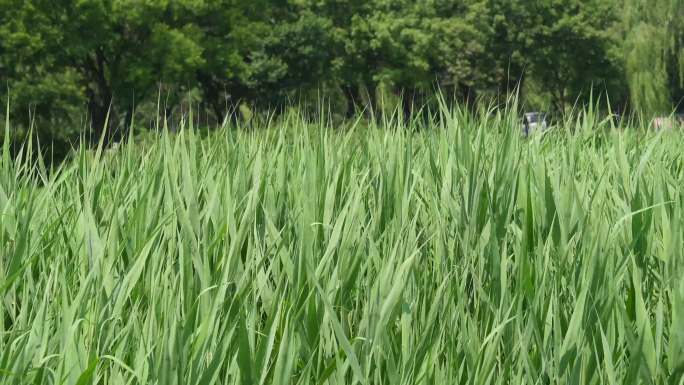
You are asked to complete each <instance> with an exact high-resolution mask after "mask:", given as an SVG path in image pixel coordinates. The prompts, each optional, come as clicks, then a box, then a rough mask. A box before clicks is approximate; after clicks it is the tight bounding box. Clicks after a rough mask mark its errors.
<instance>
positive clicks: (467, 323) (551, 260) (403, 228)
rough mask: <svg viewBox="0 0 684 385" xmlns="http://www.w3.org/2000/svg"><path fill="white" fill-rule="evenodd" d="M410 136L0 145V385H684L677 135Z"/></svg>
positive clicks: (247, 135)
mask: <svg viewBox="0 0 684 385" xmlns="http://www.w3.org/2000/svg"><path fill="white" fill-rule="evenodd" d="M395 116H398V118H397V120H394V121H388V122H387V127H385V128H387V129H380V128H379V127H376V126H373V125H371V126H368V127H366V126H357V127H355V128H353V129H350V130H347V131H345V132H340V131H336V130H332V128H331V127H326V125H325V124H323V123H321V122H314V123H311V124H308V123H306V122H305V121H304V120H301V119H300V118H299V117H297V116H295V115H289V114H287V115H284V116H283V117H282V118H281V119H277V120H275V121H271V122H270V123H269V125H268V126H262V127H257V128H261V129H260V130H257V131H255V132H246V131H242V130H240V131H231V130H227V129H226V130H221V131H217V132H214V133H212V134H210V136H209V137H208V138H206V139H201V138H199V137H198V135H197V133H196V132H195V131H194V130H193V129H192V128H190V127H184V129H183V130H181V132H180V133H178V134H176V135H172V134H169V133H168V132H163V133H161V134H157V135H156V136H155V137H150V138H149V141H146V142H145V143H138V144H136V143H130V142H129V143H126V144H123V145H121V146H120V147H118V148H116V149H110V150H103V149H102V148H101V147H98V148H96V149H94V150H87V149H86V147H85V146H83V147H81V149H80V150H79V151H78V153H77V154H76V155H75V158H74V159H73V160H72V161H70V162H68V163H65V164H63V166H62V167H60V168H59V169H58V170H56V171H55V172H52V173H48V172H47V171H46V170H45V168H44V167H43V165H42V163H41V162H40V161H38V162H37V163H33V162H31V161H29V160H27V159H30V158H31V156H30V152H31V151H32V150H31V149H30V148H25V149H24V154H25V155H26V156H25V157H22V158H20V159H16V160H12V158H11V157H10V156H9V155H8V150H7V148H6V147H3V148H4V150H3V155H2V157H1V158H0V159H2V161H1V162H0V216H1V218H2V220H1V221H0V321H1V322H0V381H2V382H7V383H42V384H58V383H59V384H87V383H104V384H131V383H135V384H137V383H140V384H147V383H160V384H195V383H198V384H325V385H332V384H357V383H362V384H407V385H408V384H412V385H413V384H418V385H420V384H446V383H449V384H451V383H458V384H474V383H477V384H479V383H483V384H484V383H486V384H521V385H522V384H536V383H548V384H568V383H574V384H597V383H598V384H603V383H605V384H640V383H642V384H643V383H654V384H678V383H679V382H680V381H679V379H681V378H682V374H683V368H684V361H683V357H684V335H683V334H682V330H683V329H682V321H683V319H682V315H683V314H684V313H683V312H684V283H683V282H684V275H683V274H684V270H683V268H684V254H683V250H684V238H683V236H682V235H683V234H684V232H683V231H682V226H684V212H683V211H682V207H684V205H683V203H684V187H683V186H684V167H682V162H683V159H682V152H681V146H682V145H684V143H682V141H683V139H682V137H681V135H676V134H674V135H671V136H663V135H660V136H651V137H647V136H642V135H639V134H637V133H631V134H625V133H624V132H618V131H609V130H607V129H606V127H605V123H604V122H600V121H599V120H598V119H597V117H596V115H595V114H594V113H593V112H592V111H591V110H587V111H584V113H583V114H582V115H581V117H579V118H577V119H569V120H567V121H566V122H565V123H564V124H563V125H562V126H560V127H558V128H557V130H556V131H555V132H552V133H550V134H549V135H546V136H543V137H535V138H532V139H530V140H523V139H521V138H520V137H519V136H518V135H516V134H514V132H516V131H517V130H518V127H517V117H516V116H509V115H507V114H501V113H496V114H489V115H484V114H483V115H482V116H478V117H477V118H475V119H473V118H472V117H471V116H470V115H469V114H466V113H464V112H463V111H459V110H448V109H446V108H444V109H442V110H441V113H440V115H439V116H438V117H437V118H436V120H435V121H433V122H432V123H431V124H430V125H429V126H428V127H422V126H421V127H415V126H414V125H416V124H420V123H419V122H417V121H413V122H407V123H406V124H408V126H403V125H401V123H400V122H401V121H402V120H401V118H400V115H395ZM371 124H372V123H371ZM418 128H423V129H422V130H418ZM571 130H572V131H575V132H576V133H575V134H570V131H571Z"/></svg>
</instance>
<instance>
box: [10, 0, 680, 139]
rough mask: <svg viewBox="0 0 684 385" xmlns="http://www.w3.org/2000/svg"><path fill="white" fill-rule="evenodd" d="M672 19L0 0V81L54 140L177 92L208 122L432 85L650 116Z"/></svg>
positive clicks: (671, 92)
mask: <svg viewBox="0 0 684 385" xmlns="http://www.w3.org/2000/svg"><path fill="white" fill-rule="evenodd" d="M681 20H684V0H418V1H416V0H216V1H203V0H156V1H153V0H149V1H141V0H0V80H1V81H2V87H1V88H2V90H0V93H1V94H2V95H1V96H3V99H4V100H6V99H7V96H8V94H9V98H10V108H11V115H12V119H13V121H14V122H16V123H17V124H19V125H22V126H24V127H26V126H28V125H30V124H33V125H34V126H35V127H36V130H37V131H38V132H39V133H41V134H42V135H44V136H48V137H50V138H51V139H54V138H59V137H68V136H69V135H72V134H73V133H70V132H69V128H71V129H72V130H78V129H82V127H83V125H84V124H85V123H90V124H91V126H92V128H93V130H94V132H95V133H96V134H98V133H100V132H101V131H100V130H102V129H106V130H109V131H110V136H115V135H116V133H117V132H121V130H122V128H124V127H127V126H128V125H129V124H130V123H131V121H132V120H134V119H138V118H140V117H149V116H152V115H154V116H157V111H159V110H161V113H162V114H164V115H167V116H170V115H172V114H173V113H174V112H178V110H179V109H180V108H181V106H182V105H183V104H184V101H187V102H188V103H194V104H195V105H197V106H199V108H200V109H202V111H204V113H205V115H206V116H207V118H208V119H213V120H215V121H220V120H222V119H224V118H225V117H227V116H228V117H230V116H232V115H234V113H235V112H236V111H239V107H240V106H249V108H251V109H262V108H269V109H276V110H277V109H278V108H282V107H283V106H286V105H288V104H291V103H293V101H296V102H301V101H306V100H319V99H320V98H321V97H324V98H326V99H327V100H329V101H330V103H331V104H333V105H334V106H335V111H339V112H340V114H342V115H343V114H352V113H354V112H355V111H356V109H357V108H359V107H362V108H369V109H372V108H375V109H377V108H381V106H380V104H381V103H383V101H385V100H386V99H387V98H389V97H392V96H395V97H396V96H397V95H403V98H402V100H403V101H404V108H405V109H407V110H408V109H410V108H411V107H412V106H413V105H416V104H421V103H425V102H426V100H427V99H429V98H430V97H431V96H432V95H434V91H435V89H436V88H439V89H440V90H441V92H442V93H443V94H444V95H448V96H449V97H450V100H453V101H455V102H472V101H474V100H476V99H477V98H479V97H489V98H502V97H504V99H503V100H505V96H507V95H508V94H510V93H511V92H513V91H514V90H518V91H519V92H520V94H521V95H522V97H523V100H524V101H525V102H526V103H527V104H528V105H531V106H533V107H535V108H544V109H550V110H555V111H565V110H567V109H568V108H571V107H572V106H573V105H575V104H576V103H584V102H587V101H588V100H589V98H590V97H591V95H594V96H596V95H607V96H608V97H609V98H610V100H611V102H612V103H613V105H614V106H617V107H620V108H630V109H632V110H635V111H642V112H647V113H662V112H666V111H668V110H671V109H672V108H673V107H676V106H677V105H678V103H679V102H680V99H681V98H682V96H684V76H682V75H684V59H682V58H683V57H684V55H682V54H681V53H682V52H683V51H682V50H684V44H683V38H684V26H683V23H682V21H681ZM158 106H159V107H158ZM407 112H408V111H407Z"/></svg>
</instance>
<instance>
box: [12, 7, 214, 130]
mask: <svg viewBox="0 0 684 385" xmlns="http://www.w3.org/2000/svg"><path fill="white" fill-rule="evenodd" d="M2 1H3V2H4V3H5V4H2V8H3V9H5V10H6V11H4V12H3V16H2V18H3V19H4V20H7V21H8V23H7V24H5V23H3V25H4V27H3V30H2V31H0V33H2V36H3V48H2V52H1V53H0V54H1V55H2V57H3V59H2V61H3V62H7V63H13V64H12V66H7V65H3V68H5V67H13V69H12V70H11V71H10V70H7V75H6V76H7V79H8V81H9V83H10V87H11V88H15V87H16V90H15V91H16V95H17V98H18V99H19V100H22V101H23V102H25V103H27V105H31V104H33V105H42V104H44V103H46V102H49V101H50V99H47V100H46V99H45V97H44V96H43V95H50V93H49V92H45V91H44V90H45V88H46V87H43V86H41V85H43V84H44V85H46V86H47V85H48V84H50V83H52V85H54V84H55V83H59V82H60V81H62V84H61V85H60V86H58V87H56V90H57V91H56V92H53V93H52V94H53V95H55V97H53V98H51V99H56V98H58V97H62V96H64V95H67V94H68V95H69V97H70V99H66V100H71V101H73V102H74V103H77V102H80V101H84V102H85V104H86V108H87V111H88V118H89V119H90V121H91V123H92V128H93V134H94V135H93V137H94V138H98V137H99V136H100V135H101V134H103V133H104V134H105V136H106V137H107V139H108V140H111V139H113V138H115V137H116V136H117V135H118V134H119V132H117V131H116V130H115V129H116V127H117V123H120V122H121V120H120V119H119V118H121V117H127V119H124V120H126V121H127V120H130V118H131V112H132V110H133V106H134V103H136V102H137V101H139V100H141V99H143V98H145V97H147V96H149V95H150V94H151V91H153V90H155V89H156V88H157V87H158V84H159V82H165V83H166V84H173V85H175V86H177V87H183V85H185V84H187V83H188V82H190V81H191V79H190V78H189V77H188V76H187V75H188V74H192V73H193V72H194V70H195V68H197V67H198V66H199V65H201V64H202V59H201V51H202V49H201V47H200V46H199V45H198V44H197V43H196V40H195V37H194V35H195V32H196V29H195V28H194V26H193V25H192V24H184V25H174V24H173V22H174V21H175V20H174V18H173V13H174V12H173V11H174V7H175V8H182V7H183V6H186V7H191V6H193V5H194V2H187V3H183V2H181V1H176V2H174V3H173V4H171V3H169V2H138V1H133V0H83V1H78V2H75V1H69V0H61V1H47V0H30V1H20V0H2ZM172 5H173V6H172ZM169 15H171V17H169ZM26 42H30V44H26ZM17 63H21V64H20V65H17ZM44 75H47V78H46V77H44ZM27 84H31V86H30V87H26V86H24V85H27ZM33 100H36V101H37V103H36V102H33ZM20 103H21V102H20ZM67 103H68V102H67ZM68 104H71V103H68ZM71 107H73V106H71ZM58 108H65V107H61V106H59V107H58ZM54 110H55V108H50V109H49V110H45V111H44V113H45V115H48V116H49V115H51V114H52V113H53V112H54ZM36 112H38V113H40V112H43V111H42V110H36ZM108 116H109V119H108ZM123 123H128V122H123Z"/></svg>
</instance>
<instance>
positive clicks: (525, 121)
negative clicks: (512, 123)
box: [522, 112, 549, 136]
mask: <svg viewBox="0 0 684 385" xmlns="http://www.w3.org/2000/svg"><path fill="white" fill-rule="evenodd" d="M522 125H523V127H522V128H523V134H524V135H525V136H527V135H530V134H533V133H535V132H542V131H546V129H547V128H548V126H549V125H548V124H547V122H546V114H544V113H541V112H527V113H525V114H524V115H523V118H522Z"/></svg>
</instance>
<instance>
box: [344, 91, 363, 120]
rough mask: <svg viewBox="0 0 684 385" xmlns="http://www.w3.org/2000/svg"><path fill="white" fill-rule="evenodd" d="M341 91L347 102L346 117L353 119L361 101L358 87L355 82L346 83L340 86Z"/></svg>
mask: <svg viewBox="0 0 684 385" xmlns="http://www.w3.org/2000/svg"><path fill="white" fill-rule="evenodd" d="M342 92H343V93H344V98H345V100H346V102H347V111H346V113H345V115H346V118H347V119H353V118H354V117H356V108H357V106H358V105H359V104H362V103H363V101H362V100H361V93H360V92H359V87H358V85H355V84H347V85H344V86H342Z"/></svg>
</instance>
